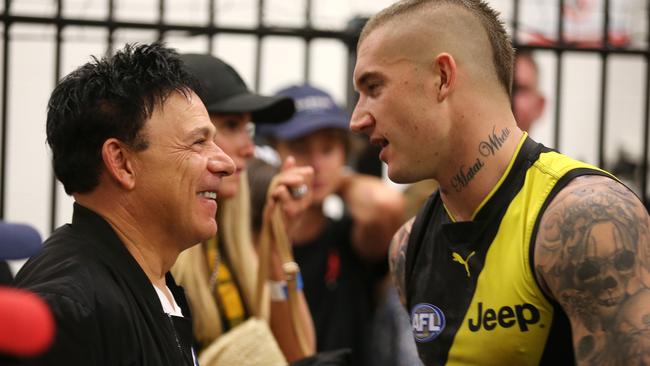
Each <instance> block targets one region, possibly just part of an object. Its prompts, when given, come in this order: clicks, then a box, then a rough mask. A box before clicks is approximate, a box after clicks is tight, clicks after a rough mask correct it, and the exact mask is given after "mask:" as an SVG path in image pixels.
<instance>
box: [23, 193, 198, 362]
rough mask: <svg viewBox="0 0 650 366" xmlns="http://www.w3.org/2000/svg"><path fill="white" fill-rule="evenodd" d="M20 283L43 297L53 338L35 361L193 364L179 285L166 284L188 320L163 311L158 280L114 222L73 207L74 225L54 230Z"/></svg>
mask: <svg viewBox="0 0 650 366" xmlns="http://www.w3.org/2000/svg"><path fill="white" fill-rule="evenodd" d="M15 284H16V285H17V286H18V287H22V288H25V289H29V290H31V291H34V292H36V293H37V294H38V295H40V296H41V297H43V298H44V299H45V300H46V301H47V303H48V304H49V305H50V307H51V309H52V312H53V314H54V317H55V319H56V327H57V329H56V332H57V335H56V339H55V342H54V345H53V347H52V348H51V350H50V351H49V352H47V353H46V354H45V355H43V357H40V358H38V359H35V360H31V362H30V363H29V364H34V365H66V366H73V365H84V366H86V365H88V366H91V365H106V366H108V365H110V366H121V365H133V366H135V365H139V366H140V365H142V366H145V365H151V366H166V365H169V366H185V365H188V366H189V365H192V364H193V361H192V355H191V352H192V351H191V342H192V329H191V319H190V318H189V308H188V306H187V302H186V300H185V296H184V294H183V290H182V288H181V287H179V286H177V285H176V284H175V283H174V280H173V278H172V276H171V275H170V274H167V286H168V287H169V288H170V290H171V291H172V294H173V295H174V298H175V299H176V302H177V303H178V304H179V306H180V307H181V309H182V311H183V314H184V315H186V318H178V317H172V316H169V315H167V314H165V313H164V312H163V310H162V306H161V304H160V300H159V298H158V295H157V294H156V292H155V290H154V288H153V285H152V284H151V282H150V281H149V279H148V278H147V276H146V275H145V273H144V271H142V269H141V268H140V266H139V265H138V263H137V262H136V261H135V259H134V258H133V257H132V256H131V254H130V253H129V252H128V251H127V250H126V248H125V247H124V245H123V243H122V242H121V241H120V239H119V238H118V237H117V235H116V234H115V232H114V231H113V230H112V228H111V227H110V225H109V224H108V223H107V222H106V221H105V220H104V219H103V218H102V217H100V216H99V215H97V214H96V213H94V212H92V211H90V210H89V209H87V208H85V207H83V206H81V205H78V204H75V206H74V214H73V218H72V224H67V225H64V226H62V227H60V228H59V229H57V230H56V231H55V232H54V233H53V234H52V236H51V237H50V238H49V239H48V240H47V241H46V242H45V244H44V248H43V250H42V251H41V253H39V254H38V255H37V256H35V257H33V258H32V259H30V260H29V261H28V262H27V263H26V264H25V265H24V266H23V268H22V269H21V270H20V272H19V273H18V274H17V276H16V279H15Z"/></svg>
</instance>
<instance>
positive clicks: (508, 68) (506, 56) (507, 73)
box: [359, 0, 514, 95]
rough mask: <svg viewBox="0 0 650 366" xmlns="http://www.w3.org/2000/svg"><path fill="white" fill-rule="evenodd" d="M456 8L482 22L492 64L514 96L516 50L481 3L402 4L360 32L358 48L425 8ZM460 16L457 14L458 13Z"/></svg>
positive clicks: (407, 0) (413, 0) (430, 0)
mask: <svg viewBox="0 0 650 366" xmlns="http://www.w3.org/2000/svg"><path fill="white" fill-rule="evenodd" d="M442 6H455V7H458V8H460V9H464V10H466V11H468V12H469V13H471V14H472V15H474V16H475V17H476V18H477V20H479V21H480V24H481V25H482V27H483V29H484V30H485V32H486V33H487V36H488V39H489V40H490V46H491V47H490V48H491V49H492V60H493V62H494V69H495V71H496V76H497V78H498V79H499V82H500V83H501V84H502V86H503V87H504V89H505V90H506V92H507V93H508V95H511V93H512V78H513V76H512V72H513V68H514V66H513V65H514V49H513V48H512V43H511V41H510V37H509V36H508V34H507V32H506V30H505V26H504V24H503V22H502V21H501V20H500V19H499V15H500V14H499V12H497V11H496V10H494V9H492V8H491V7H490V6H489V5H488V4H487V3H486V2H485V1H482V0H404V1H399V2H397V3H395V4H393V5H391V6H389V7H388V8H386V9H384V10H382V11H380V12H379V13H377V14H376V15H374V16H373V17H372V18H370V20H368V22H367V23H366V25H365V26H364V27H363V30H362V31H361V35H360V37H359V44H361V42H363V40H364V39H365V38H366V37H367V36H368V35H369V34H370V33H372V32H373V31H374V30H376V29H377V28H380V27H381V26H383V25H386V24H387V23H389V22H391V21H393V20H396V19H398V18H400V17H402V16H405V15H416V14H421V12H419V11H420V10H423V9H425V8H428V9H435V8H439V7H442ZM456 14H458V13H456Z"/></svg>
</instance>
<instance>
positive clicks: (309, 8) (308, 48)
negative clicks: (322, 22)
mask: <svg viewBox="0 0 650 366" xmlns="http://www.w3.org/2000/svg"><path fill="white" fill-rule="evenodd" d="M311 5H312V1H311V0H307V3H306V4H305V28H306V29H307V31H308V32H309V31H311V29H312V24H311V12H312V6H311ZM311 41H312V38H311V37H310V36H309V35H308V36H306V37H305V73H304V76H303V79H304V81H305V84H309V74H310V73H311Z"/></svg>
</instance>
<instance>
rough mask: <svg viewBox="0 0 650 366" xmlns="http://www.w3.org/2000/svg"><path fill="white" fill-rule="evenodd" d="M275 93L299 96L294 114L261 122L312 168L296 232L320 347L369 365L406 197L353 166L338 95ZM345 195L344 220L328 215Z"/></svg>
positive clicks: (280, 146) (264, 131) (283, 150)
mask: <svg viewBox="0 0 650 366" xmlns="http://www.w3.org/2000/svg"><path fill="white" fill-rule="evenodd" d="M276 96H278V97H290V98H293V99H294V101H295V103H296V113H295V115H294V116H293V117H292V118H291V119H289V120H288V121H286V122H284V123H279V124H261V125H260V126H259V128H258V132H259V134H260V135H261V136H262V137H265V138H267V139H269V141H270V143H271V145H272V146H273V147H274V148H275V149H276V150H277V152H278V153H279V155H280V157H281V158H283V159H286V158H287V157H289V156H293V157H295V160H296V164H297V165H298V166H311V167H313V169H314V179H313V182H312V185H311V190H313V201H312V204H311V206H310V207H309V208H308V209H307V210H306V212H305V213H304V214H303V216H302V218H301V221H300V222H299V224H298V225H296V226H295V227H294V228H293V230H292V231H291V232H290V239H291V241H292V242H293V250H294V256H295V259H296V262H297V263H298V264H299V265H300V268H301V269H302V274H303V279H304V286H305V287H304V291H305V296H306V298H307V302H308V304H309V309H310V311H311V314H312V316H313V318H314V324H315V328H316V340H317V350H318V351H327V350H333V349H340V348H350V349H351V350H352V364H354V365H363V364H364V362H367V361H368V353H367V352H366V351H365V350H366V345H365V344H364V340H367V339H368V338H369V337H368V334H369V330H370V326H369V324H370V321H371V319H372V313H373V309H374V306H375V304H376V302H377V299H378V298H377V290H378V285H379V284H381V279H382V278H384V277H385V274H386V269H387V268H386V254H387V249H388V245H389V243H390V239H391V237H392V235H393V233H394V232H395V230H396V229H397V228H398V227H399V225H400V224H401V222H402V221H401V219H402V210H403V202H402V197H401V193H400V192H397V191H395V190H393V189H392V188H389V187H388V186H386V185H385V184H384V183H383V182H382V181H381V180H380V179H379V178H376V177H371V176H365V175H361V174H355V173H353V172H351V171H350V170H348V169H347V168H346V159H347V155H348V149H349V136H348V134H349V132H348V131H347V125H348V121H349V118H348V115H347V114H346V113H344V111H343V110H342V109H341V108H340V107H338V106H337V105H336V103H335V102H334V101H333V99H332V98H331V96H329V95H328V94H327V93H325V92H324V91H322V90H320V89H317V88H315V87H312V86H309V85H301V86H292V87H288V88H286V89H283V90H281V91H279V92H278V93H277V94H276ZM332 194H336V195H338V196H339V197H340V198H341V199H342V201H343V207H344V210H343V215H342V217H341V218H336V219H334V218H330V217H328V216H326V215H325V214H324V212H323V204H324V202H325V199H326V198H327V197H328V196H330V195H332Z"/></svg>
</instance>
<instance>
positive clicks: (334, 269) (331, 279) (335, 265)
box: [325, 249, 341, 285]
mask: <svg viewBox="0 0 650 366" xmlns="http://www.w3.org/2000/svg"><path fill="white" fill-rule="evenodd" d="M340 272H341V257H340V255H339V251H338V250H337V249H331V250H330V251H329V253H328V254H327V270H326V272H325V283H327V284H328V285H331V284H334V283H336V280H337V279H338V278H339V273H340Z"/></svg>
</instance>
